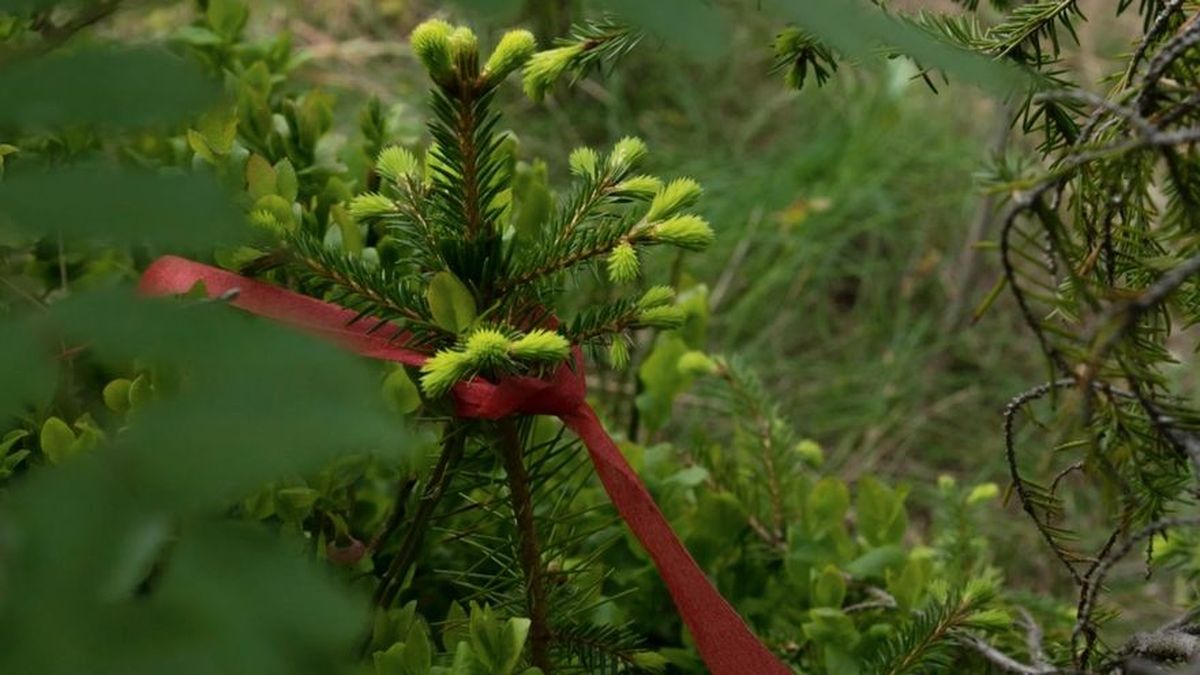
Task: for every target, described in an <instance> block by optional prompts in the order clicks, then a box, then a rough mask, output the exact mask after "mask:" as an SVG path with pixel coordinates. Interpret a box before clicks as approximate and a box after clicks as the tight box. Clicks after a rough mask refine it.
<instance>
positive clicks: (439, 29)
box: [409, 19, 454, 82]
mask: <svg viewBox="0 0 1200 675" xmlns="http://www.w3.org/2000/svg"><path fill="white" fill-rule="evenodd" d="M453 30H454V29H453V27H452V26H451V25H450V24H448V23H446V22H445V21H442V20H441V19H432V20H430V21H426V22H425V23H422V24H421V25H419V26H417V27H416V29H414V30H413V32H412V36H411V37H410V38H409V43H410V44H411V45H412V50H413V53H414V54H416V55H417V58H418V59H420V60H421V65H423V66H425V70H428V71H429V75H430V76H431V77H432V78H433V79H434V81H436V82H442V81H444V80H445V79H447V78H449V77H450V76H451V70H452V68H453V61H452V59H451V58H450V34H451V32H452V31H453Z"/></svg>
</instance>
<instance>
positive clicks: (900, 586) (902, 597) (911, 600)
mask: <svg viewBox="0 0 1200 675" xmlns="http://www.w3.org/2000/svg"><path fill="white" fill-rule="evenodd" d="M932 574H933V561H932V560H931V559H930V557H929V556H926V555H911V556H909V558H908V561H907V562H905V564H904V567H902V568H901V569H900V571H899V572H895V571H892V570H888V572H887V576H886V579H887V591H888V593H890V594H891V596H892V597H893V598H895V599H896V604H897V605H898V606H899V607H900V609H902V610H909V609H912V608H914V607H916V606H917V604H918V603H920V601H921V599H922V598H923V597H924V595H925V592H926V590H927V589H928V588H929V582H930V581H931V579H930V577H931V575H932Z"/></svg>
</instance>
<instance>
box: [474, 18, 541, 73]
mask: <svg viewBox="0 0 1200 675" xmlns="http://www.w3.org/2000/svg"><path fill="white" fill-rule="evenodd" d="M535 51H537V38H535V37H533V33H530V32H529V31H527V30H512V31H509V32H507V33H505V34H504V37H502V38H500V43H499V44H497V45H496V49H495V51H493V52H492V55H491V56H490V57H488V60H487V63H486V64H484V66H483V73H484V75H485V76H486V77H488V78H491V79H495V80H503V79H504V78H506V77H508V76H509V74H511V73H512V72H513V71H515V70H517V69H518V68H520V67H521V66H523V65H525V62H526V61H528V60H529V58H530V57H531V56H533V53H534V52H535Z"/></svg>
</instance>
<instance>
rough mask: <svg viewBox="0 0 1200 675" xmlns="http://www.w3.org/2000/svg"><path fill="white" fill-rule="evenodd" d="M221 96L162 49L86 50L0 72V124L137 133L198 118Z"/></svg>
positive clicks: (196, 72) (198, 73) (199, 74)
mask: <svg viewBox="0 0 1200 675" xmlns="http://www.w3.org/2000/svg"><path fill="white" fill-rule="evenodd" d="M219 91H220V89H219V87H218V86H217V85H216V83H214V82H212V81H210V80H209V79H207V78H206V77H205V76H204V74H203V73H202V72H201V70H200V68H199V67H198V66H196V65H195V64H193V63H189V62H187V61H184V60H183V59H180V58H178V57H176V56H173V55H171V54H169V53H168V52H166V51H163V50H161V49H155V48H137V49H113V48H107V47H98V46H93V47H86V48H83V49H73V50H70V51H68V52H66V53H64V54H61V55H58V54H56V55H53V56H50V57H47V58H42V59H31V60H26V61H22V62H21V63H19V64H14V65H12V66H9V67H7V68H5V69H3V70H0V92H4V105H2V106H0V124H17V125H22V126H30V127H37V128H53V127H59V126H62V125H66V124H100V125H104V126H109V127H114V128H131V127H142V126H146V125H149V124H155V123H159V122H169V121H174V120H180V119H184V118H186V117H189V116H192V115H195V114H196V113H197V111H202V110H204V109H206V108H208V107H210V106H211V105H213V104H214V103H216V101H217V100H218V99H217V97H218V93H219Z"/></svg>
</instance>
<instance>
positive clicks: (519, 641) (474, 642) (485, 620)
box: [471, 607, 530, 675]
mask: <svg viewBox="0 0 1200 675" xmlns="http://www.w3.org/2000/svg"><path fill="white" fill-rule="evenodd" d="M529 623H530V622H529V619H523V618H512V619H509V620H508V621H506V622H504V623H503V624H502V623H500V620H499V619H497V618H495V616H494V615H492V613H491V612H490V611H489V610H487V609H482V608H479V607H472V609H471V648H472V650H473V651H474V652H475V659H476V660H477V661H479V663H480V664H482V665H483V666H484V667H485V668H486V672H488V673H494V674H495V675H510V674H511V673H512V672H513V671H514V670H516V667H517V664H518V663H519V662H520V660H521V652H522V651H523V650H524V648H525V638H526V637H527V636H528V635H529Z"/></svg>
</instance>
